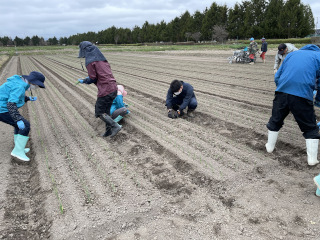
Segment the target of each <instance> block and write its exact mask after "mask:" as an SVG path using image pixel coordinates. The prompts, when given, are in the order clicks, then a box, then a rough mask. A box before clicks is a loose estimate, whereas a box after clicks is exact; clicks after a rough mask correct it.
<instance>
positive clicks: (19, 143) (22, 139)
mask: <svg viewBox="0 0 320 240" xmlns="http://www.w3.org/2000/svg"><path fill="white" fill-rule="evenodd" d="M28 140H29V137H26V136H22V135H20V134H18V135H17V137H16V141H15V146H14V149H13V150H12V152H11V156H13V157H16V158H18V159H20V160H21V161H25V162H29V161H30V158H28V157H27V156H26V154H25V152H24V148H25V146H26V145H27V142H28Z"/></svg>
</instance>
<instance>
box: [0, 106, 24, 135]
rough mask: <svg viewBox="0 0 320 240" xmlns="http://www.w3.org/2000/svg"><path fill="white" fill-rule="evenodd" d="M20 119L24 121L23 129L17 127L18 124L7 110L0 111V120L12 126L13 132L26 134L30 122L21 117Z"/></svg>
mask: <svg viewBox="0 0 320 240" xmlns="http://www.w3.org/2000/svg"><path fill="white" fill-rule="evenodd" d="M21 120H22V121H23V122H24V125H25V128H24V129H23V130H20V129H19V128H18V125H17V124H16V123H15V122H14V121H13V119H12V117H11V116H10V114H9V113H8V112H6V113H0V121H1V122H4V123H6V124H9V125H11V126H12V127H14V134H20V135H23V136H28V135H29V132H30V123H29V121H28V120H26V119H24V118H22V119H21Z"/></svg>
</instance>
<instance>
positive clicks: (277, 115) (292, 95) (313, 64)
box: [266, 44, 320, 166]
mask: <svg viewBox="0 0 320 240" xmlns="http://www.w3.org/2000/svg"><path fill="white" fill-rule="evenodd" d="M319 78H320V48H319V47H318V46H316V45H313V44H309V45H306V46H304V47H302V48H301V49H300V50H297V51H294V52H291V53H289V54H288V55H287V57H286V58H285V60H284V61H283V63H282V65H281V67H280V68H279V70H278V71H277V73H276V74H275V77H274V81H275V84H276V86H277V88H276V91H275V98H274V100H273V107H272V116H271V118H270V120H269V122H268V124H267V128H268V142H267V144H266V149H267V152H269V153H271V152H272V151H273V150H274V148H275V144H276V141H277V138H278V134H279V130H280V129H281V127H282V126H283V124H284V119H285V118H286V117H287V116H288V114H289V112H291V113H292V114H293V116H294V118H295V120H296V122H297V123H298V125H299V128H300V130H301V131H302V132H303V136H304V138H305V139H306V147H307V157H308V164H309V165H310V166H313V165H316V164H318V163H319V161H318V160H317V156H318V144H319V138H320V135H319V127H318V126H317V122H316V115H315V111H314V105H313V91H314V90H315V89H316V88H317V87H318V86H319ZM318 92H319V91H318ZM318 98H319V99H320V95H319V94H318V93H317V96H316V99H318ZM315 105H316V106H317V107H320V102H319V103H318V102H317V101H315Z"/></svg>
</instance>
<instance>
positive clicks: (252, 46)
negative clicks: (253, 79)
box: [249, 38, 258, 64]
mask: <svg viewBox="0 0 320 240" xmlns="http://www.w3.org/2000/svg"><path fill="white" fill-rule="evenodd" d="M257 51H258V44H257V43H256V42H255V41H254V38H250V45H249V58H250V62H249V64H254V58H255V55H256V52H257Z"/></svg>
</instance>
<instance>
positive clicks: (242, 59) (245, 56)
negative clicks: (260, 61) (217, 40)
mask: <svg viewBox="0 0 320 240" xmlns="http://www.w3.org/2000/svg"><path fill="white" fill-rule="evenodd" d="M249 55H250V54H249V51H248V48H247V47H245V48H243V49H239V50H236V51H233V56H231V57H228V60H229V63H230V64H231V63H233V62H235V63H249V62H250V58H249ZM253 61H254V62H256V54H255V55H254V59H253Z"/></svg>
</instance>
